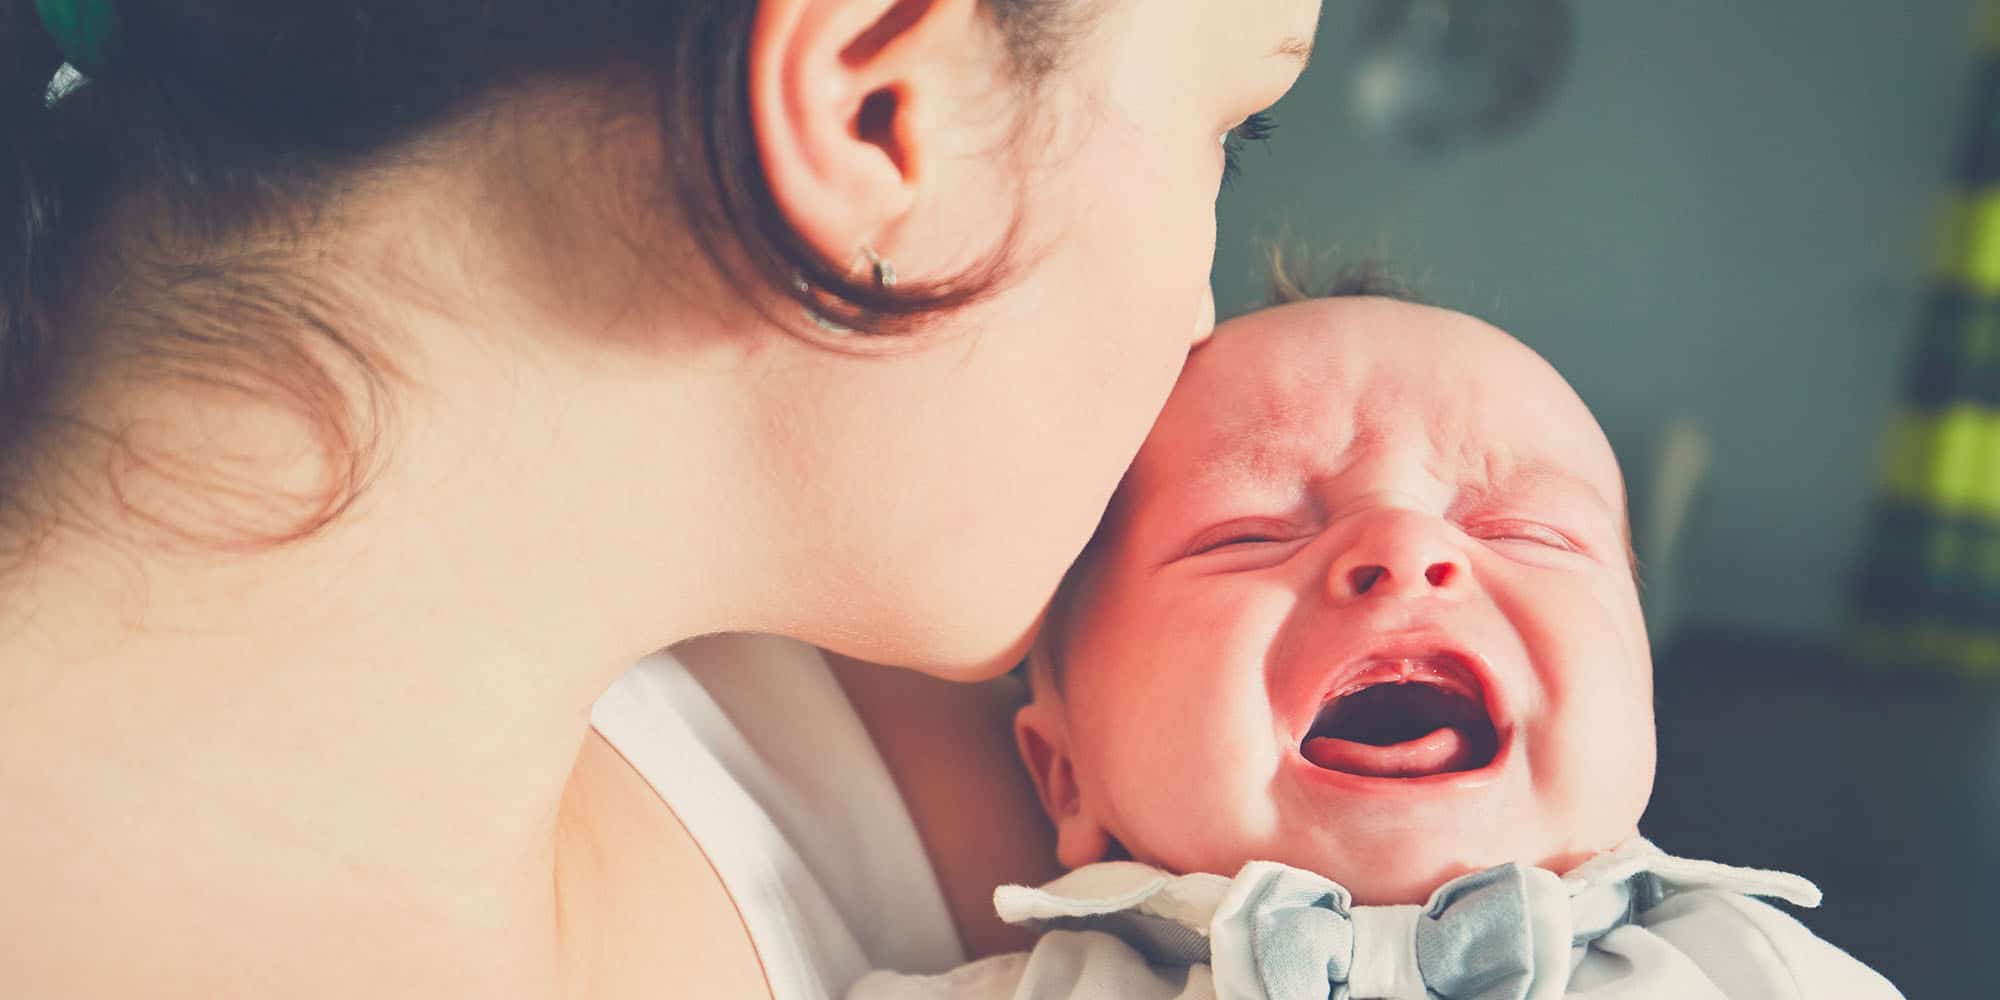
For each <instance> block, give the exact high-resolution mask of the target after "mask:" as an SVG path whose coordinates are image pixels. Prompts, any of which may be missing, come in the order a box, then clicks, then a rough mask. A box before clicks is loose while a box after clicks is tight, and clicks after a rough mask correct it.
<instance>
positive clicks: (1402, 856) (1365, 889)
mask: <svg viewBox="0 0 2000 1000" xmlns="http://www.w3.org/2000/svg"><path fill="white" fill-rule="evenodd" d="M1494 830H1495V827H1493V826H1484V827H1482V828H1478V829H1464V830H1437V829H1431V830H1401V831H1386V830H1385V831H1379V832H1376V833H1373V834H1365V835H1348V836H1344V837H1341V838H1340V839H1339V840H1338V841H1337V842H1336V841H1332V840H1329V839H1326V838H1324V837H1323V834H1324V833H1325V832H1326V831H1324V830H1323V829H1322V830H1319V831H1315V833H1310V834H1308V835H1306V836H1303V837H1292V838H1288V843H1287V846H1286V847H1284V848H1274V849H1270V850H1263V851H1243V852H1231V853H1230V854H1229V855H1228V856H1218V857H1216V858H1214V859H1213V860H1212V861H1211V862H1209V863H1203V864H1197V865H1195V866H1193V867H1192V869H1191V870H1205V871H1213V872H1215V873H1216V874H1221V875H1234V874H1235V873H1236V872H1237V871H1239V870H1241V868H1242V867H1243V865H1244V864H1247V863H1248V862H1251V861H1278V862H1282V863H1284V864H1287V865H1290V866H1292V867H1294V868H1300V869H1304V870H1306V871H1310V872H1314V873H1317V874H1319V875H1323V876H1325V877H1327V878H1329V879H1332V880H1333V881H1335V882H1338V883H1340V884H1341V885H1342V886H1343V887H1345V888H1346V889H1347V891H1348V892H1349V893H1350V894H1351V895H1352V896H1353V897H1354V902H1355V903H1357V904H1359V905H1362V906H1391V905H1421V904H1423V903H1427V902H1429V901H1430V898H1431V895H1432V894H1433V893H1435V892H1436V891H1437V890H1438V888H1439V887H1440V886H1442V885H1444V884H1445V883H1446V882H1449V881H1451V880H1452V879H1455V878H1457V877H1459V876H1461V875H1469V874H1471V873H1473V872H1477V871H1483V870H1485V869H1487V868H1491V867H1493V866H1495V865H1502V864H1507V863H1509V862H1515V863H1519V864H1523V865H1528V866H1532V867H1537V868H1545V869H1548V870H1549V871H1552V872H1555V873H1556V874H1558V875H1561V874H1565V873H1567V872H1569V871H1570V870H1571V869H1574V868H1576V867H1577V866H1578V865H1581V864H1583V863H1584V862H1586V861H1588V860H1590V859H1591V858H1592V857H1593V856H1595V855H1597V854H1600V853H1603V852H1605V851H1609V850H1612V849H1614V848H1616V847H1618V846H1619V845H1620V844H1623V843H1625V842H1626V841H1628V840H1630V839H1632V838H1633V837H1635V836H1637V835H1638V830H1637V827H1636V825H1634V826H1632V827H1630V828H1623V829H1620V830H1618V831H1617V832H1615V833H1607V834H1604V835H1600V836H1596V837H1588V838H1549V837H1537V836H1526V837H1518V836H1517V837H1496V836H1495V835H1494ZM1167 867H1173V866H1167Z"/></svg>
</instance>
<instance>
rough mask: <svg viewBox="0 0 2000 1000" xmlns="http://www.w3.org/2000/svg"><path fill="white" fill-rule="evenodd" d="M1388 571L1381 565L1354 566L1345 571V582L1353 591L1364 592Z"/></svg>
mask: <svg viewBox="0 0 2000 1000" xmlns="http://www.w3.org/2000/svg"><path fill="white" fill-rule="evenodd" d="M1388 572H1389V571H1388V569H1386V568H1384V567H1381V566H1356V567H1354V568H1353V569H1351V570H1348V571H1347V582H1348V585H1349V586H1352V587H1353V588H1354V592H1355V593H1357V594H1365V593H1367V592H1368V591H1369V590H1370V589H1372V588H1373V587H1374V586H1375V584H1376V583H1378V582H1380V581H1381V579H1382V577H1383V576H1384V575H1386V574H1387V573H1388Z"/></svg>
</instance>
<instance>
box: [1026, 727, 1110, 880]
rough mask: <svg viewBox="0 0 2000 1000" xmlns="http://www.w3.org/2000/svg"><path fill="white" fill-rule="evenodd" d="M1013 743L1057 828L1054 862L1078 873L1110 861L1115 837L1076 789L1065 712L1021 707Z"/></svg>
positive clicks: (1078, 788)
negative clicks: (1106, 829) (1112, 838)
mask: <svg viewBox="0 0 2000 1000" xmlns="http://www.w3.org/2000/svg"><path fill="white" fill-rule="evenodd" d="M1014 742H1015V743H1016V744H1017V745H1018V746H1019V747H1020V751H1021V760H1022V762H1023V763H1025V764H1027V766H1028V775H1029V777H1031V778H1032V779H1034V782H1035V793H1036V794H1037V795H1039V796H1040V797H1041V800H1042V810H1043V811H1044V812H1047V813H1048V814H1049V819H1050V821H1051V822H1053V823H1054V824H1055V828H1056V859H1057V860H1058V861H1061V862H1062V864H1063V867H1065V868H1080V867H1082V866H1084V865H1087V864H1091V863H1093V862H1097V861H1103V860H1105V859H1106V858H1107V857H1109V856H1111V836H1110V834H1108V833H1106V832H1105V830H1104V828H1103V827H1102V826H1100V825H1099V824H1098V821H1097V817H1096V815H1095V814H1094V813H1093V811H1092V810H1091V809H1090V808H1089V807H1088V806H1087V805H1086V804H1085V803H1084V801H1083V790H1082V789H1081V788H1080V787H1079V786H1078V784H1077V781H1076V765H1075V762H1074V758H1072V757H1071V756H1070V751H1069V734H1068V731H1067V727H1066V726H1065V724H1064V720H1063V718H1062V713H1061V712H1060V711H1059V710H1057V709H1055V708H1054V707H1053V706H1051V705H1050V704H1049V702H1048V700H1047V699H1037V700H1035V701H1033V702H1031V703H1029V704H1027V705H1025V706H1023V707H1022V708H1021V710H1020V711H1019V712H1016V713H1014Z"/></svg>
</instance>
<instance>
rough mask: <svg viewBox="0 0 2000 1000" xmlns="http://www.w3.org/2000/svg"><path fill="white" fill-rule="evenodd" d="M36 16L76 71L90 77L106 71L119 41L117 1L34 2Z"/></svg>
mask: <svg viewBox="0 0 2000 1000" xmlns="http://www.w3.org/2000/svg"><path fill="white" fill-rule="evenodd" d="M35 13H37V14H39V15H41V18H42V30H44V31H47V32H48V33H49V37H51V38H53V39H55V40H56V47H57V48H59V49H61V50H62V54H63V58H64V59H66V60H68V61H69V64H70V65H71V66H74V67H76V70H77V72H79V73H82V74H84V75H85V76H91V75H94V74H96V73H97V72H98V71H100V70H102V69H103V68H104V63H105V59H106V57H108V56H109V55H110V54H111V50H112V49H113V48H114V47H116V44H117V41H118V4H117V0H35Z"/></svg>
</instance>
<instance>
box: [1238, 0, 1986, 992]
mask: <svg viewBox="0 0 2000 1000" xmlns="http://www.w3.org/2000/svg"><path fill="white" fill-rule="evenodd" d="M1996 48H2000V0H1996V2H1995V3H1992V4H1988V3H1983V2H1981V0H1899V2H1896V3H1881V2H1879V0H1760V2H1757V3H1741V2H1733V0H1688V2H1683V3H1673V4H1661V3H1638V2H1633V0H1615V2H1608V0H1595V2H1589V3H1581V2H1577V3H1571V2H1564V0H1326V13H1325V15H1324V18H1323V21H1322V24H1321V29H1320V39H1319V50H1318V53H1317V54H1316V55H1315V58H1314V62H1313V65H1312V67H1311V69H1310V70H1308V72H1307V74H1306V76H1305V78H1304V79H1303V80H1302V81H1301V82H1300V85H1299V86H1298V88H1297V89H1296V90H1295V91H1294V92H1293V93H1292V94H1291V95H1290V96H1288V97H1287V98H1285V100H1284V101H1283V102H1282V103H1280V104H1279V105H1278V106H1277V107H1276V109H1275V117H1276V118H1277V121H1278V123H1279V131H1278V133H1277V135H1276V136H1275V138H1274V139H1273V140H1272V141H1271V142H1269V143H1268V144H1266V145H1263V146H1252V147H1251V148H1249V149H1247V150H1246V151H1245V154H1244V155H1243V157H1242V164H1243V168H1244V169H1243V175H1242V177H1241V178H1240V179H1239V180H1238V181H1237V182H1236V183H1235V184H1234V185H1233V186H1232V187H1231V188H1230V189H1229V190H1228V191H1227V192H1226V193H1225V194H1224V196H1223V199H1222V207H1221V212H1220V218H1221V228H1220V233H1219V237H1220V242H1219V246H1218V249H1217V255H1216V264H1215V272H1214V282H1215V288H1216V296H1217V302H1218V305H1219V306H1220V308H1221V309H1222V311H1223V312H1224V313H1228V312H1231V311H1236V310H1240V309H1242V308H1245V307H1249V306H1252V305H1255V304H1256V303H1257V302H1259V301H1260V300H1261V299H1262V297H1263V289H1264V282H1265V276H1266V272H1265V269H1264V266H1263V263H1264V261H1265V259H1266V255H1267V251H1268V248H1269V247H1270V246H1271V245H1272V243H1274V242H1278V241H1284V242H1286V243H1288V244H1290V245H1292V246H1296V247H1305V248H1309V249H1310V250H1313V251H1317V252H1322V253H1326V254H1329V255H1330V257H1329V259H1330V260H1331V261H1334V262H1339V261H1347V262H1353V261H1358V260H1377V261H1381V262H1384V263H1386V264H1387V265H1389V266H1390V268H1391V269H1392V271H1393V272H1394V273H1396V274H1397V275H1398V276H1399V277H1401V278H1403V279H1405V280H1406V281H1408V282H1410V283H1411V284H1413V285H1414V286H1415V287H1416V288H1417V289H1418V290H1419V291H1420V292H1421V293H1422V294H1423V295H1424V296H1425V297H1426V298H1427V299H1429V300H1431V301H1433V302H1436V303H1437V304H1440V305H1445V306H1449V307H1453V308H1457V309H1462V310H1465V311H1468V312H1471V313H1474V314H1476V315H1478V316H1481V317H1483V318H1485V319H1487V320H1490V321H1492V322H1494V323H1496V324H1498V325H1499V326H1501V327H1503V328H1504V329H1507V330H1509V331H1510V332H1512V333H1513V334H1515V335H1516V336H1518V337H1520V338H1521V339H1523V340H1524V341H1526V342H1527V343H1528V344H1530V345H1531V346H1533V347H1534V348H1536V349H1537V350H1539V351H1540V352H1542V353H1543V354H1544V355H1545V356H1547V357H1548V358H1549V359H1550V360H1551V361H1552V362H1554V363H1555V365H1556V366H1557V367H1558V368H1560V369H1561V370H1562V371H1563V372H1564V374H1566V375H1567V376H1568V377H1569V379H1570V381H1571V382H1572V383H1573V384H1574V385H1575V386H1576V388H1577V390H1578V391H1579V392H1580V393H1581V394H1582V395H1583V397H1584V399H1585V400H1586V401H1587V402H1588V403H1589V404H1590V405H1591V407H1592V409H1593V410H1594V411H1595V412H1596V414H1597V416H1598V418H1599V419H1600V420H1601V421H1602V423H1603V424H1604V426H1605V429H1606V430H1607V432H1608V433H1609V434H1610V437H1611V440H1612V443H1613V445H1614V446H1615V447H1616V448H1617V450H1618V452H1619V455H1620V458H1621V460H1622V461H1623V463H1624V466H1625V470H1626V473H1627V476H1628V478H1629V480H1630V483H1631V494H1632V500H1633V507H1634V516H1635V536H1636V538H1637V541H1638V545H1639V549H1640V554H1641V558H1642V562H1643V564H1644V567H1645V578H1646V588H1647V589H1646V602H1647V610H1648V623H1649V627H1650V628H1651V630H1652V632H1653V636H1654V642H1655V654H1656V660H1657V662H1658V686H1659V720H1660V743H1661V770H1660V777H1659V781H1658V784H1657V788H1656V792H1655V796H1654V801H1653V806H1652V808H1651V810H1650V811H1649V812H1648V814H1647V817H1646V821H1645V824H1644V830H1645V832H1646V833H1647V834H1648V835H1649V836H1651V837H1652V838H1653V839H1654V840H1656V841H1657V842H1659V843H1660V844H1661V845H1662V846H1663V847H1665V848H1667V849H1668V850H1671V851H1675V852H1678V853H1684V854H1690V855H1695V856H1703V857H1709V858H1713V859H1716V860H1721V861H1728V862H1732V863H1737V864H1746V865H1754V866H1768V867H1778V868H1786V869H1790V870H1794V871H1798V872H1800V873H1802V874H1805V875H1807V876H1808V877H1811V878H1814V879H1815V880H1817V881H1818V882H1819V883H1820V885H1821V886H1822V888H1824V889H1825V890H1826V892H1827V903H1826V905H1825V906H1824V907H1823V908H1822V909H1820V910H1818V911H1812V912H1806V913H1800V914H1798V915H1799V916H1800V917H1801V919H1803V920H1805V921H1806V922H1807V923H1808V924H1809V925H1810V926H1812V927H1814V929H1816V930H1818V931H1819V932H1820V933H1821V934H1823V935H1824V936H1826V937H1828V938H1829V939H1831V940H1833V941H1834V942H1835V943H1837V944H1839V945H1841V946H1842V947H1845V948H1847V949H1848V950H1850V951H1852V952H1854V953H1855V954H1856V955H1857V956H1859V957H1861V958H1862V959H1863V960H1864V961H1867V962H1868V963H1869V964H1871V965H1873V966H1875V967H1876V968H1878V969H1880V970H1882V971H1883V972H1884V973H1886V974H1888V975H1889V976H1890V978H1891V979H1892V980H1894V981H1895V982H1896V983H1897V984H1898V985H1899V986H1901V987H1902V988H1903V990H1904V992H1905V993H1907V994H1908V995H1909V996H1911V997H1913V998H1932V997H1988V996H1993V995H1996V994H1995V989H1996V988H1995V987H1994V986H1993V985H1992V976H1991V974H1990V973H1978V969H1977V968H1975V966H1976V965H1979V964H1981V960H1982V959H1983V958H1984V953H1985V950H1986V949H1987V948H1989V947H1991V945H1990V944H1989V942H1991V941H1993V940H1996V939H2000V907H1996V906H1994V905H1992V904H1991V903H1990V902H1988V901H1989V900H1990V899H1993V898H1994V897H1996V896H2000V55H1996V54H1995V51H1996ZM1976 973H1978V974H1977V975H1976Z"/></svg>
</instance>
